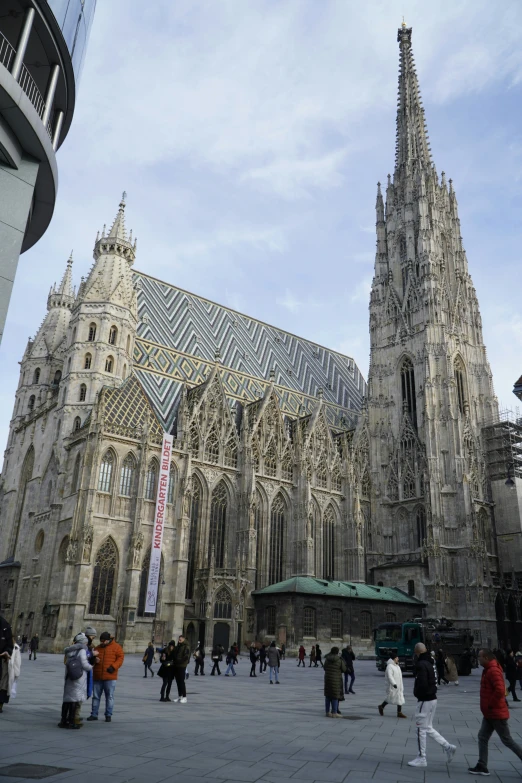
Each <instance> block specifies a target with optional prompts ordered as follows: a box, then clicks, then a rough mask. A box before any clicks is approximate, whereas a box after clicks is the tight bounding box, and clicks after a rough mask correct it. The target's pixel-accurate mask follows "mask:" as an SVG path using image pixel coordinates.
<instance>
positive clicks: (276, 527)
mask: <svg viewBox="0 0 522 783" xmlns="http://www.w3.org/2000/svg"><path fill="white" fill-rule="evenodd" d="M285 539H286V504H285V501H284V500H283V497H282V496H281V495H278V496H277V497H276V498H275V500H274V502H273V503H272V509H271V511H270V567H269V576H268V583H269V584H274V583H275V582H281V581H282V580H283V569H284V560H285Z"/></svg>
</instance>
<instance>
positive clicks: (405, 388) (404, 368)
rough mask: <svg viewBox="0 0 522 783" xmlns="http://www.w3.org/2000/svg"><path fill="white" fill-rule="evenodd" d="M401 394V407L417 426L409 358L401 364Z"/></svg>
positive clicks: (411, 365)
mask: <svg viewBox="0 0 522 783" xmlns="http://www.w3.org/2000/svg"><path fill="white" fill-rule="evenodd" d="M400 374H401V396H402V407H403V410H404V411H406V412H407V413H408V415H409V417H410V421H411V423H412V424H413V426H414V427H415V428H416V427H417V397H416V394H415V373H414V370H413V364H412V362H411V359H405V360H404V361H403V363H402V365H401V371H400Z"/></svg>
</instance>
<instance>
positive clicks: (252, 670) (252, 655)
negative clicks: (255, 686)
mask: <svg viewBox="0 0 522 783" xmlns="http://www.w3.org/2000/svg"><path fill="white" fill-rule="evenodd" d="M250 663H251V664H252V665H251V667H250V676H251V677H257V674H256V663H257V650H256V648H255V647H254V645H252V647H251V648H250Z"/></svg>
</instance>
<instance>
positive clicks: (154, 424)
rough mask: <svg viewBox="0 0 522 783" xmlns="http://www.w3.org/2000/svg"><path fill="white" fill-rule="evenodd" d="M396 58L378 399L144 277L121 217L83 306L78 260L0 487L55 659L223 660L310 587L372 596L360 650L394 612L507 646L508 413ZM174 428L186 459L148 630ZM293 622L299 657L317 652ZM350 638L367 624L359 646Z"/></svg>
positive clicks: (313, 351) (11, 606)
mask: <svg viewBox="0 0 522 783" xmlns="http://www.w3.org/2000/svg"><path fill="white" fill-rule="evenodd" d="M398 42H399V47H400V73H399V98H398V111H397V141H396V159H395V171H394V175H393V179H392V178H391V177H390V176H388V184H387V188H386V194H385V201H384V198H383V194H382V193H381V186H380V185H379V186H378V191H377V204H376V221H377V222H376V227H377V251H376V259H375V275H374V279H373V284H372V291H371V299H370V338H371V358H370V370H369V378H368V386H366V383H365V381H364V379H363V378H362V376H361V373H360V372H359V370H358V368H357V366H356V365H355V363H354V362H353V360H352V359H350V358H349V357H346V356H343V355H341V354H339V353H337V352H335V351H332V350H329V349H327V348H324V347H323V346H321V345H318V344H316V343H313V342H310V341H307V340H303V339H301V338H298V337H296V336H295V335H293V334H290V333H288V332H284V331H282V330H280V329H277V328H275V327H273V326H270V325H268V324H265V323H262V322H260V321H258V320H256V319H255V318H252V317H250V316H247V315H243V314H240V313H237V312H235V311H233V310H230V309H228V308H226V307H222V306H220V305H217V304H215V303H213V302H209V301H208V300H206V299H204V298H202V297H199V296H196V295H194V294H191V293H189V292H187V291H184V290H182V289H180V288H177V287H176V286H175V285H172V284H170V283H166V282H162V281H159V280H156V279H154V278H152V277H150V276H149V275H147V274H146V273H144V272H138V271H136V270H134V268H133V265H134V261H135V256H136V242H135V241H133V239H132V232H130V234H129V233H128V232H127V229H126V227H125V200H124V199H122V202H121V203H120V206H119V209H118V213H117V215H116V218H115V220H114V222H113V224H112V226H111V228H110V230H109V231H108V232H107V231H106V230H105V228H104V230H103V231H102V233H101V235H98V237H97V238H96V243H95V246H94V264H93V266H92V268H91V270H90V272H89V275H88V276H87V278H86V279H85V280H83V279H82V282H81V284H80V286H79V289H78V291H75V290H74V289H73V286H72V259H70V260H69V262H68V264H67V268H66V271H65V274H64V277H63V280H62V281H61V283H60V284H59V285H58V286H56V285H55V286H53V288H52V289H51V291H50V294H49V297H48V301H47V314H46V316H45V318H44V321H43V323H42V325H41V327H40V329H39V331H38V334H37V335H36V337H35V338H34V340H30V341H29V343H28V345H27V348H26V351H25V353H24V356H23V358H22V362H21V370H20V381H19V385H18V388H17V392H16V398H15V404H14V411H13V416H12V420H11V425H10V434H9V440H8V443H7V447H6V451H5V458H4V465H3V470H2V475H1V483H0V524H1V535H0V607H1V611H2V613H3V614H5V616H6V617H7V618H8V619H9V620H10V621H11V622H12V623H13V626H14V630H15V632H16V633H20V634H21V633H28V634H31V633H34V632H38V633H39V634H40V636H41V639H42V648H43V649H48V650H59V649H61V648H62V647H63V646H64V644H66V643H67V642H68V641H69V639H70V637H71V635H72V633H73V632H76V631H77V630H79V629H80V628H82V627H83V626H84V625H85V624H86V623H87V622H88V623H90V624H95V625H100V626H103V628H104V629H107V630H110V631H111V633H114V634H116V636H117V638H118V640H119V641H122V642H125V645H126V649H127V650H128V651H131V652H132V651H133V650H141V649H142V648H143V647H144V644H146V642H148V641H149V640H150V638H151V636H155V637H156V639H160V638H161V639H169V638H171V636H172V635H173V634H174V633H178V632H180V631H181V630H182V629H184V630H185V632H186V634H187V635H188V636H189V638H191V640H192V641H194V642H195V640H196V639H197V638H199V639H201V640H202V641H203V642H204V643H205V644H207V645H210V644H212V642H213V641H215V640H216V639H219V640H221V639H226V640H229V641H232V640H233V639H238V640H246V639H250V640H252V639H253V638H255V635H256V633H257V630H256V629H257V627H260V628H261V627H262V628H265V627H268V626H269V625H270V623H272V621H270V623H267V625H265V620H266V618H265V616H264V615H263V617H262V618H261V619H260V615H259V612H260V611H261V610H260V609H259V608H257V609H256V591H259V590H263V589H266V588H267V587H268V586H273V585H284V584H285V583H289V580H290V581H291V580H292V579H294V580H295V579H296V578H302V579H303V580H305V581H306V584H308V585H311V586H312V587H311V588H310V589H311V591H312V592H313V591H314V590H315V591H316V592H317V591H318V590H323V592H324V589H323V588H320V585H328V584H330V583H332V582H335V581H337V582H339V583H340V584H339V590H338V594H339V595H341V594H346V593H348V594H350V591H351V590H352V589H354V590H355V595H357V589H356V588H357V585H358V584H359V585H361V591H360V594H359V598H360V599H361V600H363V598H364V600H367V603H368V607H369V610H368V611H367V612H364V614H365V615H367V617H366V619H365V621H364V623H362V624H361V631H360V633H359V638H358V639H356V640H355V642H356V644H357V645H358V646H361V647H363V648H367V649H371V628H372V625H375V624H377V622H381V621H382V620H383V619H389V617H391V616H392V615H391V613H390V611H389V608H390V607H389V606H388V609H386V606H385V604H384V603H383V601H384V599H386V601H390V602H391V603H393V602H395V604H396V605H397V606H398V605H400V604H401V603H402V605H403V606H404V607H405V609H404V611H408V612H409V613H410V616H412V615H414V614H417V615H418V614H419V613H420V612H421V611H424V612H425V614H426V615H427V616H430V617H441V616H444V617H446V618H449V619H451V620H453V621H454V622H456V623H457V624H458V625H461V626H464V627H468V628H470V629H471V630H472V631H473V633H474V634H475V637H476V641H477V643H480V641H481V640H484V641H486V640H496V628H495V598H496V597H497V593H498V577H499V574H501V573H502V564H500V563H499V561H498V557H497V541H496V534H495V520H494V517H493V504H492V503H491V494H490V482H489V479H488V471H487V464H486V456H485V449H484V444H483V428H484V427H485V426H486V425H487V424H488V423H491V421H493V420H494V419H495V417H496V416H498V411H497V401H496V398H495V396H494V392H493V384H492V378H491V370H490V367H489V364H488V360H487V355H486V349H485V346H484V344H483V340H482V327H481V319H480V313H479V308H478V302H477V297H476V293H475V289H474V288H473V283H472V280H471V277H470V275H469V272H468V266H467V260H466V254H465V251H464V249H463V245H462V238H461V236H460V224H459V218H458V211H457V200H456V196H455V192H454V190H453V186H452V182H451V180H449V182H448V183H447V182H446V178H445V175H444V173H443V174H442V177H441V178H440V179H439V177H438V175H437V172H436V169H435V166H434V163H433V161H432V158H431V153H430V148H429V143H428V137H427V131H426V125H425V120H424V109H423V108H422V103H421V99H420V93H419V86H418V82H417V76H416V73H415V67H414V62H413V55H412V51H411V29H409V28H406V27H405V26H404V25H403V26H402V28H401V29H400V30H399V32H398ZM164 431H167V432H170V433H172V435H173V438H174V444H173V458H172V464H171V467H170V483H169V491H168V498H167V500H168V502H167V516H166V526H165V537H164V542H163V550H162V564H161V573H160V577H159V582H160V593H159V597H158V605H157V611H156V614H155V615H154V616H151V615H148V614H147V613H146V612H145V611H144V607H145V593H146V587H147V578H148V570H149V563H150V551H151V550H150V547H151V541H152V526H153V516H154V507H155V504H154V500H155V497H156V486H157V480H158V471H159V457H160V451H161V443H162V433H163V432H164ZM320 580H323V581H320ZM303 583H304V582H303ZM341 583H343V585H341ZM363 583H366V585H368V586H373V587H372V589H369V590H366V593H364V591H363V590H362V584H363ZM381 589H382V593H381V592H380V590H381ZM281 590H283V587H281ZM343 591H344V592H343ZM274 592H275V594H277V589H276V590H275V591H274ZM372 596H375V605H373V599H372ZM275 601H276V604H275V605H274V606H273V607H270V611H271V612H272V611H273V623H272V625H273V628H274V636H276V635H277V634H276V631H275V629H276V619H275V618H276V614H277V611H278V609H277V598H276V599H275ZM379 601H380V603H379ZM391 603H390V606H391ZM256 611H257V612H258V616H257V618H256ZM311 611H312V607H311V606H310V607H309V613H308V615H307V617H308V618H313V615H312V614H310V612H311ZM335 611H336V612H337V613H338V614H337V615H336V620H335V633H334V631H333V629H332V628H330V630H328V629H327V628H326V626H325V628H322V629H318V628H316V626H315V624H314V623H315V621H312V620H310V619H309V621H308V620H307V622H308V625H309V631H310V633H311V634H312V637H316V638H318V639H320V640H321V641H325V642H326V643H328V640H329V639H330V638H334V637H335V638H337V637H339V638H340V639H344V638H345V633H346V626H345V625H343V622H345V621H344V620H343V617H342V612H343V609H342V607H341V608H339V609H337V608H336V609H335ZM263 612H264V610H263ZM372 613H373V614H372ZM270 616H271V617H272V615H270ZM332 617H333V614H332ZM404 619H405V618H404ZM285 623H286V624H285V630H284V633H285V636H284V637H283V636H279V638H280V640H281V639H283V638H284V639H285V640H286V641H287V645H288V646H290V647H291V646H298V644H299V643H300V638H299V635H298V632H297V631H293V630H292V628H291V627H290V626H291V625H292V619H291V618H290V619H289V618H286V619H285ZM332 623H333V620H332ZM351 623H352V613H351V610H350V638H351ZM326 624H328V623H326ZM277 627H278V628H282V627H283V626H282V624H281V623H280V622H277ZM299 633H300V632H299ZM347 638H348V637H346V639H347Z"/></svg>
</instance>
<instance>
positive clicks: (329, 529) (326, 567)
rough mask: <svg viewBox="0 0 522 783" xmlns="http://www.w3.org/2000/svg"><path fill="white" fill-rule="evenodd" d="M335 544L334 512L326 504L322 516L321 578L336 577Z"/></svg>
mask: <svg viewBox="0 0 522 783" xmlns="http://www.w3.org/2000/svg"><path fill="white" fill-rule="evenodd" d="M335 544H336V541H335V513H334V510H333V508H332V507H331V506H328V508H327V509H326V511H325V514H324V517H323V579H336V573H335V551H336V546H335Z"/></svg>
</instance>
